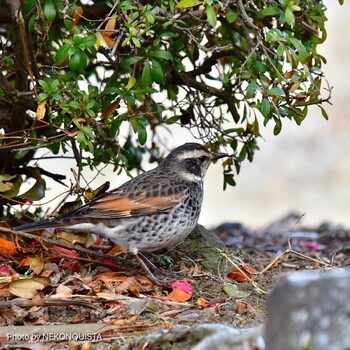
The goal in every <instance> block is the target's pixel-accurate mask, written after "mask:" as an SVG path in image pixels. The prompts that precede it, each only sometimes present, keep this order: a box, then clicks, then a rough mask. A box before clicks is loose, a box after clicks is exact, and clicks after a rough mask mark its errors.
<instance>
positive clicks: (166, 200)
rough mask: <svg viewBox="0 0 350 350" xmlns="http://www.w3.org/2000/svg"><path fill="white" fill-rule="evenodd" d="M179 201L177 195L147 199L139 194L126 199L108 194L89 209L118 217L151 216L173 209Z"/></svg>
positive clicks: (142, 194) (119, 195)
mask: <svg viewBox="0 0 350 350" xmlns="http://www.w3.org/2000/svg"><path fill="white" fill-rule="evenodd" d="M179 200H180V196H179V195H177V196H176V195H172V196H157V197H147V196H146V194H145V193H141V194H140V195H139V196H137V197H132V198H126V197H122V196H121V194H119V193H118V194H110V195H107V196H105V197H103V198H100V199H99V200H97V201H96V202H95V203H92V204H91V206H90V208H91V209H97V210H101V211H108V212H111V215H112V216H114V215H115V214H117V216H119V217H129V216H140V215H151V214H155V213H157V212H160V211H164V210H168V209H170V208H172V207H174V206H175V205H176V204H177V203H178V202H179Z"/></svg>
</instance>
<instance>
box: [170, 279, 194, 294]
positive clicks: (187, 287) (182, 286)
mask: <svg viewBox="0 0 350 350" xmlns="http://www.w3.org/2000/svg"><path fill="white" fill-rule="evenodd" d="M171 287H172V288H179V289H182V290H183V291H184V292H185V293H192V286H191V285H190V284H189V283H188V282H187V281H185V280H177V281H175V282H173V283H172V284H171Z"/></svg>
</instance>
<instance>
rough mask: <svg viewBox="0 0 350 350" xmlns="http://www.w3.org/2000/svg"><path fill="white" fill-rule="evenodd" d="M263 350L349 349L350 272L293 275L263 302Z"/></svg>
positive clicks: (338, 271)
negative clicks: (264, 327)
mask: <svg viewBox="0 0 350 350" xmlns="http://www.w3.org/2000/svg"><path fill="white" fill-rule="evenodd" d="M265 340H266V349H269V350H281V349H283V350H301V349H315V350H346V349H350V270H349V269H342V270H336V271H329V272H300V273H294V274H292V275H290V276H289V277H287V278H286V279H285V280H284V281H282V282H281V283H280V284H279V285H277V287H275V289H274V290H273V291H272V292H271V294H270V296H269V298H268V302H267V322H266V338H265Z"/></svg>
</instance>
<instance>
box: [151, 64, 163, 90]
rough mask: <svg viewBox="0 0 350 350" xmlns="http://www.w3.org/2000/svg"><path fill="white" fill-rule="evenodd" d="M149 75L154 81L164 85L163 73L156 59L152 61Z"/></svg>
mask: <svg viewBox="0 0 350 350" xmlns="http://www.w3.org/2000/svg"><path fill="white" fill-rule="evenodd" d="M151 76H152V79H153V80H154V81H155V82H156V83H158V84H162V85H165V75H164V72H163V69H162V66H161V65H160V64H159V62H157V61H156V60H153V61H152V68H151Z"/></svg>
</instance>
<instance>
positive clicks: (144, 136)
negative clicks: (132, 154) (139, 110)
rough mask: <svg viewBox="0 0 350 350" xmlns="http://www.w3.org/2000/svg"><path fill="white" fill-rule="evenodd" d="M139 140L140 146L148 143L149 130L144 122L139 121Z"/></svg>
mask: <svg viewBox="0 0 350 350" xmlns="http://www.w3.org/2000/svg"><path fill="white" fill-rule="evenodd" d="M137 138H138V141H139V143H140V145H142V146H143V145H144V144H145V143H146V141H147V130H146V127H145V125H143V123H142V122H140V121H138V123H137Z"/></svg>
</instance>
